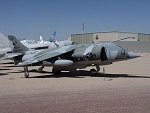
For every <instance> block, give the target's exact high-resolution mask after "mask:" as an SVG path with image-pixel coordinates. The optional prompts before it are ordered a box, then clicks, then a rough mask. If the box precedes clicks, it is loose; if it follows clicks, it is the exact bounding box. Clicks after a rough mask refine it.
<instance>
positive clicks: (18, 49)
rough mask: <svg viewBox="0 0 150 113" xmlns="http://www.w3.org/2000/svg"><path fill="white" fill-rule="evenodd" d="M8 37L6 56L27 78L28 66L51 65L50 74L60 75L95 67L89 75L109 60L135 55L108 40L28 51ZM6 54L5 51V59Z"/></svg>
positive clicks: (109, 62)
mask: <svg viewBox="0 0 150 113" xmlns="http://www.w3.org/2000/svg"><path fill="white" fill-rule="evenodd" d="M8 38H9V40H10V41H12V42H13V45H14V49H13V53H11V55H10V56H11V57H13V59H14V63H15V65H16V66H22V67H24V73H25V77H26V78H28V77H29V72H28V66H42V67H41V69H42V68H43V67H44V66H52V67H53V69H52V72H53V74H54V75H57V74H60V73H61V71H76V70H77V69H82V68H86V67H88V66H95V67H96V69H91V70H90V73H91V75H93V74H95V73H97V72H99V71H100V66H101V65H110V64H112V63H113V62H117V61H123V60H128V59H133V58H137V57H139V55H137V54H135V53H133V52H129V51H127V50H125V49H123V48H121V47H120V46H118V45H116V44H114V43H112V42H105V43H99V44H95V43H93V44H78V45H69V46H63V47H56V48H50V49H43V50H32V49H29V48H27V47H26V46H24V45H23V44H21V43H20V42H19V41H18V40H17V39H16V38H15V37H14V36H12V35H9V36H8ZM7 57H9V54H7V56H6V57H5V58H7ZM9 58H10V57H9Z"/></svg>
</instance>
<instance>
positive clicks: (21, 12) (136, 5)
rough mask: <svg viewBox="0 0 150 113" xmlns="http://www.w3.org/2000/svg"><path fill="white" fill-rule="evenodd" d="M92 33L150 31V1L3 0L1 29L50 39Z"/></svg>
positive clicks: (0, 7) (20, 36)
mask: <svg viewBox="0 0 150 113" xmlns="http://www.w3.org/2000/svg"><path fill="white" fill-rule="evenodd" d="M83 23H84V33H92V32H109V31H121V32H134V33H146V34H150V0H0V32H1V33H2V34H4V35H5V36H8V35H14V36H16V37H17V38H18V39H35V40H39V36H43V37H44V38H45V39H46V40H49V38H50V37H51V35H52V34H53V32H54V31H56V32H57V33H56V39H57V40H64V39H67V38H68V36H70V35H71V34H81V33H82V28H83Z"/></svg>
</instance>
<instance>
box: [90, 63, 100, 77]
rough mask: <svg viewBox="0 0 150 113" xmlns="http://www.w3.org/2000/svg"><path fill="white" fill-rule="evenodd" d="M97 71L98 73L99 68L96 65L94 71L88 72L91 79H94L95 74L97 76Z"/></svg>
mask: <svg viewBox="0 0 150 113" xmlns="http://www.w3.org/2000/svg"><path fill="white" fill-rule="evenodd" d="M99 71H100V67H99V65H96V69H91V70H90V75H91V76H92V77H94V76H96V74H97V73H98V72H99Z"/></svg>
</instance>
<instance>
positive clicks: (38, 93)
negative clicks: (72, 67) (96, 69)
mask: <svg viewBox="0 0 150 113" xmlns="http://www.w3.org/2000/svg"><path fill="white" fill-rule="evenodd" d="M145 55H146V54H145ZM103 67H105V72H106V73H107V74H105V78H104V75H103V74H98V77H90V76H89V73H88V71H83V70H81V71H79V72H77V73H67V72H63V73H62V74H61V75H60V76H61V77H59V78H55V77H53V75H52V73H51V72H50V71H51V68H50V67H46V68H44V72H43V73H37V72H36V71H35V69H37V67H29V70H30V78H24V73H23V68H22V67H13V63H12V61H11V60H5V61H0V113H20V112H21V113H27V112H28V113H41V112H42V113H77V112H79V113H149V112H150V56H144V57H140V58H137V59H133V60H129V61H122V62H116V63H114V64H112V65H109V66H102V68H103ZM89 69H90V68H87V69H86V70H89ZM101 72H102V71H101Z"/></svg>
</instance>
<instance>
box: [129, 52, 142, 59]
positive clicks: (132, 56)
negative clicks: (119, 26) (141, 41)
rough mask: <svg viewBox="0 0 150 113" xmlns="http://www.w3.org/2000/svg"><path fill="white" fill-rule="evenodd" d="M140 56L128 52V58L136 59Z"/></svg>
mask: <svg viewBox="0 0 150 113" xmlns="http://www.w3.org/2000/svg"><path fill="white" fill-rule="evenodd" d="M138 57H140V55H138V54H136V53H133V52H128V58H138Z"/></svg>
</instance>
